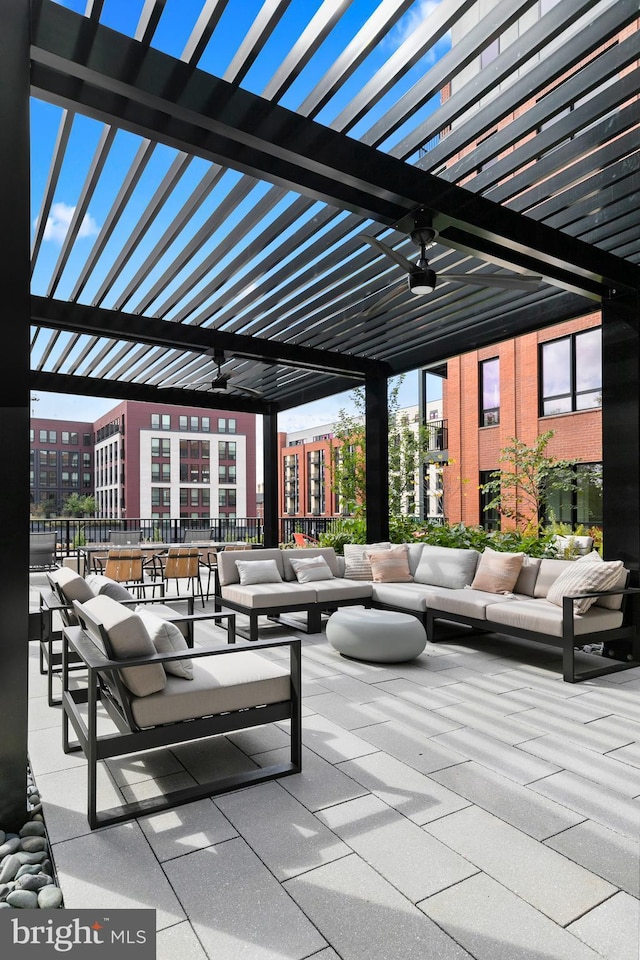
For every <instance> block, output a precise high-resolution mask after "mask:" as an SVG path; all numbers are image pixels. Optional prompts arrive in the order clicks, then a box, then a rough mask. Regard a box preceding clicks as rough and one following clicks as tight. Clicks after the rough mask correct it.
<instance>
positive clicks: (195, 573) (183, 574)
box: [153, 547, 204, 607]
mask: <svg viewBox="0 0 640 960" xmlns="http://www.w3.org/2000/svg"><path fill="white" fill-rule="evenodd" d="M153 575H154V582H156V581H160V582H161V583H162V589H163V591H164V587H165V584H166V583H167V581H169V580H175V581H176V592H178V590H179V583H178V581H179V580H187V581H188V583H189V586H190V588H191V592H192V595H193V597H194V598H195V597H196V596H199V597H200V599H201V600H202V606H203V607H204V592H203V589H202V579H201V577H200V550H199V549H198V547H169V549H168V551H167V553H166V555H164V556H163V555H156V556H155V557H154V574H153Z"/></svg>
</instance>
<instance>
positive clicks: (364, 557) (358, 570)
mask: <svg viewBox="0 0 640 960" xmlns="http://www.w3.org/2000/svg"><path fill="white" fill-rule="evenodd" d="M390 549H391V544H390V543H369V544H366V543H345V545H344V575H345V578H346V579H347V580H371V579H372V576H373V574H372V572H371V561H370V560H369V557H368V552H369V551H370V550H390Z"/></svg>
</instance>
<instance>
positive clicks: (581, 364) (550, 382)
mask: <svg viewBox="0 0 640 960" xmlns="http://www.w3.org/2000/svg"><path fill="white" fill-rule="evenodd" d="M540 384H541V397H540V406H541V409H540V414H541V416H543V417H550V416H554V415H556V414H559V413H572V412H574V411H576V410H590V409H592V408H593V407H601V406H602V330H601V328H600V327H595V328H594V329H592V330H585V331H584V332H583V333H575V334H572V335H571V336H568V337H562V338H561V339H560V340H550V341H548V342H547V343H543V344H541V345H540Z"/></svg>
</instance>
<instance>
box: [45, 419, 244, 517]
mask: <svg viewBox="0 0 640 960" xmlns="http://www.w3.org/2000/svg"><path fill="white" fill-rule="evenodd" d="M31 458H32V473H31V490H32V492H31V502H32V503H33V504H34V505H36V506H37V505H38V504H42V503H44V504H45V509H46V512H47V513H48V514H49V515H52V514H56V513H59V512H60V509H61V507H62V504H63V502H64V500H65V499H66V497H67V496H68V495H69V494H70V493H74V492H75V493H81V494H87V493H88V494H93V495H94V496H95V498H96V503H97V511H96V516H97V517H104V518H109V517H113V518H126V517H141V518H145V519H146V518H152V519H153V518H157V519H178V518H189V519H191V520H194V521H201V522H203V523H204V522H206V521H207V520H209V519H210V518H217V517H227V518H229V519H232V518H235V517H255V516H256V427H255V415H253V414H248V413H229V412H227V411H224V410H211V409H209V408H206V407H177V406H166V405H162V406H161V405H158V404H151V403H141V402H138V401H131V400H128V401H125V402H123V403H121V404H118V406H116V407H114V408H113V409H112V410H110V411H109V412H108V413H106V414H105V415H104V416H102V417H100V418H99V419H98V420H96V421H95V423H71V422H69V421H63V420H37V419H34V420H32V421H31ZM68 464H69V466H67V465H68ZM70 464H74V466H71V465H70ZM75 465H77V467H76V466H75Z"/></svg>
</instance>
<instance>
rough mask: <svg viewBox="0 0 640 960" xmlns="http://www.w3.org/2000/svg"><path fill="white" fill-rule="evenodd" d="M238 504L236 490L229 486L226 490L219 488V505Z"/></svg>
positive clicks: (231, 505)
mask: <svg viewBox="0 0 640 960" xmlns="http://www.w3.org/2000/svg"><path fill="white" fill-rule="evenodd" d="M235 505H236V491H235V490H232V489H230V488H228V487H225V489H224V490H218V506H220V507H235Z"/></svg>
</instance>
